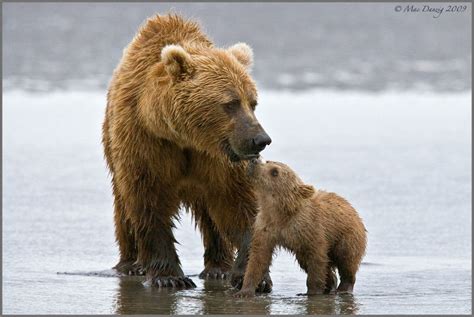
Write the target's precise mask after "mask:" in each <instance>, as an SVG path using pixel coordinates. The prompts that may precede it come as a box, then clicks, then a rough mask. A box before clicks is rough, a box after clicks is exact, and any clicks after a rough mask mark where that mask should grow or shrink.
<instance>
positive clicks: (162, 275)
mask: <svg viewBox="0 0 474 317" xmlns="http://www.w3.org/2000/svg"><path fill="white" fill-rule="evenodd" d="M137 180H139V182H138V181H137V182H136V183H135V184H134V185H135V186H131V187H129V188H130V190H129V191H128V193H127V194H128V195H127V198H128V199H127V200H125V199H124V203H125V204H126V207H127V211H128V214H129V215H130V222H131V224H132V226H133V231H134V234H135V239H136V245H137V264H138V265H139V266H140V267H142V268H143V269H144V271H145V274H146V282H145V283H146V284H147V285H152V286H156V287H177V288H192V287H196V285H195V284H194V283H193V281H192V280H191V279H189V278H188V277H186V276H185V275H184V273H183V271H182V270H181V263H180V261H179V258H178V254H177V253H176V248H175V245H174V244H175V242H176V240H175V238H174V235H173V232H172V228H173V227H174V225H173V219H174V216H175V215H176V214H177V213H178V207H179V198H178V197H177V195H174V194H173V192H172V191H165V190H160V189H162V188H173V187H172V186H169V185H168V186H157V185H158V184H155V183H152V182H150V181H148V182H147V181H146V178H137Z"/></svg>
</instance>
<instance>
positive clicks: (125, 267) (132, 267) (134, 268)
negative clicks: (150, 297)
mask: <svg viewBox="0 0 474 317" xmlns="http://www.w3.org/2000/svg"><path fill="white" fill-rule="evenodd" d="M113 269H114V270H116V271H117V272H118V273H119V274H120V275H129V276H135V275H145V271H144V270H143V269H142V267H141V266H140V265H139V264H137V263H136V262H135V261H120V262H119V263H118V264H117V265H116V266H114V267H113Z"/></svg>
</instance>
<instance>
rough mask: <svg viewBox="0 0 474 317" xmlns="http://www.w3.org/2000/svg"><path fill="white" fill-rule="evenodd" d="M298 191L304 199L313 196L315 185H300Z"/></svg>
mask: <svg viewBox="0 0 474 317" xmlns="http://www.w3.org/2000/svg"><path fill="white" fill-rule="evenodd" d="M298 193H299V194H300V196H301V197H302V198H303V199H308V198H311V197H312V196H313V194H314V187H313V186H311V185H300V186H298Z"/></svg>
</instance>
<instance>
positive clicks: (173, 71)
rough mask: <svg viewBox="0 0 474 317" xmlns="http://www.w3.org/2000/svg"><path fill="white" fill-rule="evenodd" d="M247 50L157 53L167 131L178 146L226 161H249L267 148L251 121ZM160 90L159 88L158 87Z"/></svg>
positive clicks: (252, 89)
mask: <svg viewBox="0 0 474 317" xmlns="http://www.w3.org/2000/svg"><path fill="white" fill-rule="evenodd" d="M252 62H253V53H252V49H251V48H250V47H249V46H248V45H247V44H244V43H238V44H235V45H233V46H231V47H229V48H227V49H220V48H215V47H207V46H194V45H189V46H180V45H168V46H165V47H164V48H163V49H162V52H161V62H160V63H159V65H158V68H159V69H160V72H158V73H159V74H160V75H159V76H157V85H162V86H165V87H164V88H165V90H166V95H165V98H164V99H165V100H166V101H167V103H166V104H165V103H163V104H162V105H161V108H162V112H163V113H164V115H165V116H166V118H164V119H162V121H164V122H165V125H166V128H169V129H170V131H172V132H173V134H174V136H175V137H176V139H177V141H178V142H181V144H183V146H190V147H194V148H197V149H198V150H202V151H205V152H208V153H210V154H211V155H219V156H222V155H223V154H224V155H226V156H227V157H228V158H229V159H230V160H231V161H241V160H249V159H252V158H255V157H258V154H259V153H260V152H261V151H262V150H263V149H264V148H265V147H266V146H267V145H269V144H270V143H271V139H270V137H269V136H268V135H267V133H266V132H265V130H264V129H263V128H262V126H261V125H260V123H259V122H258V120H257V118H256V116H255V109H256V107H257V100H258V99H257V89H256V86H255V83H254V81H253V80H252V78H251V77H250V75H249V70H250V68H251V66H252ZM160 88H161V89H162V87H160Z"/></svg>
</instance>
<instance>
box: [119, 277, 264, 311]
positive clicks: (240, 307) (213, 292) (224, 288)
mask: <svg viewBox="0 0 474 317" xmlns="http://www.w3.org/2000/svg"><path fill="white" fill-rule="evenodd" d="M202 282H203V287H200V285H199V284H198V287H197V288H195V289H192V290H173V289H158V288H152V287H145V286H144V285H143V284H142V283H141V281H139V280H138V279H130V278H121V279H120V282H119V287H118V290H117V294H116V296H115V313H116V314H163V315H165V314H166V315H168V314H173V315H179V314H187V315H193V314H218V313H220V314H222V313H247V314H248V313H255V314H268V313H270V311H269V307H270V304H271V301H270V299H269V298H268V299H266V300H265V299H263V300H262V298H258V300H255V301H243V300H241V301H236V300H235V299H234V298H233V297H232V293H233V292H235V289H234V288H233V287H232V286H230V284H229V283H227V282H224V283H223V282H222V281H202Z"/></svg>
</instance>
